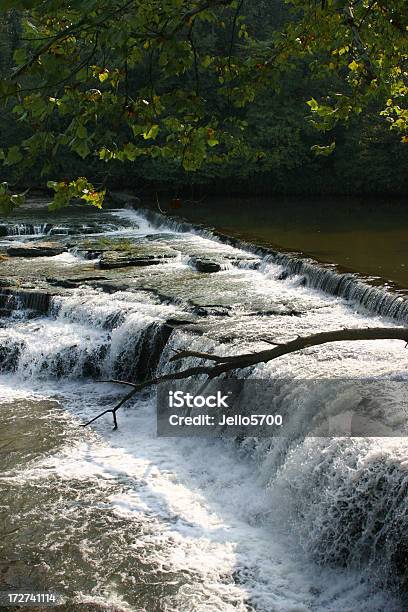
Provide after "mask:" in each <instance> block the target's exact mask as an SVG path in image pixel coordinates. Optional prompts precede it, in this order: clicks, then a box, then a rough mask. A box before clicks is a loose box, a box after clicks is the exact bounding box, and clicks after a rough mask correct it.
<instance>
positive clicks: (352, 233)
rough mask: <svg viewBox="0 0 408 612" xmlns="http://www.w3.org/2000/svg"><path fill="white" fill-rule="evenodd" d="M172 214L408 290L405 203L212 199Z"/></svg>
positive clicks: (185, 205)
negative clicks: (302, 254)
mask: <svg viewBox="0 0 408 612" xmlns="http://www.w3.org/2000/svg"><path fill="white" fill-rule="evenodd" d="M162 207H163V208H167V206H166V202H163V204H162ZM171 212H172V213H173V214H174V212H176V213H177V214H180V215H182V216H184V217H186V218H188V219H189V220H191V221H194V222H200V223H206V224H208V225H211V226H214V227H216V228H217V229H218V230H221V231H224V232H226V233H228V234H231V235H234V236H237V237H239V238H242V239H245V240H249V241H252V242H256V243H258V244H261V245H264V246H273V247H277V248H280V249H284V250H289V251H295V252H300V253H304V254H305V255H308V256H310V257H313V258H314V259H317V260H318V261H321V262H327V263H334V264H337V265H338V266H339V267H340V268H341V269H343V270H347V271H349V270H350V271H355V272H359V273H361V274H363V275H366V276H369V277H374V278H378V279H379V280H384V281H386V282H388V283H391V284H393V285H396V286H397V287H399V288H404V289H408V206H407V202H406V201H403V200H378V201H373V200H372V199H370V198H368V197H367V198H366V199H345V198H341V199H333V198H324V199H323V198H321V199H318V198H314V199H308V200H307V199H301V200H300V199H299V198H296V199H295V198H279V199H255V198H254V199H251V200H237V199H231V200H225V199H223V200H217V199H210V198H206V199H204V200H202V201H200V202H194V203H193V202H187V203H184V204H183V205H182V207H181V209H179V210H177V211H174V210H172V211H171Z"/></svg>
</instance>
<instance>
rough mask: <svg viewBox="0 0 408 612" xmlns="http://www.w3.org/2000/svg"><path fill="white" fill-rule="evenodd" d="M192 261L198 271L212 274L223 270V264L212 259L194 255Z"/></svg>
mask: <svg viewBox="0 0 408 612" xmlns="http://www.w3.org/2000/svg"><path fill="white" fill-rule="evenodd" d="M190 261H191V264H192V265H193V267H194V269H195V270H197V272H205V273H207V274H211V273H213V272H219V271H220V270H221V264H219V263H218V262H216V261H212V260H211V259H199V258H197V257H192V258H191V260H190Z"/></svg>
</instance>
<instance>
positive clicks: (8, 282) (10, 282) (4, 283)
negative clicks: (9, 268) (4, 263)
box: [0, 278, 17, 287]
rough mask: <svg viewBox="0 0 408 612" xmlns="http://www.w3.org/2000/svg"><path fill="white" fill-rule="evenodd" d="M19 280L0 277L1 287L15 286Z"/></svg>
mask: <svg viewBox="0 0 408 612" xmlns="http://www.w3.org/2000/svg"><path fill="white" fill-rule="evenodd" d="M16 285H17V282H16V281H15V280H12V279H11V278H0V287H15V286H16Z"/></svg>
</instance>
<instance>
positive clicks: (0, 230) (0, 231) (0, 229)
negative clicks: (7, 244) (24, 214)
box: [0, 225, 8, 236]
mask: <svg viewBox="0 0 408 612" xmlns="http://www.w3.org/2000/svg"><path fill="white" fill-rule="evenodd" d="M7 234H8V231H7V225H0V236H7Z"/></svg>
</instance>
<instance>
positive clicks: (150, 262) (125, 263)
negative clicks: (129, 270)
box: [98, 251, 175, 270]
mask: <svg viewBox="0 0 408 612" xmlns="http://www.w3.org/2000/svg"><path fill="white" fill-rule="evenodd" d="M173 257H175V254H174V255H173V254H172V253H169V254H167V253H166V254H165V253H163V254H156V255H148V254H146V255H144V254H137V253H134V252H132V251H130V252H119V251H107V252H106V253H104V254H103V255H102V257H101V259H100V261H99V264H98V266H99V268H101V269H102V270H111V269H113V268H125V267H129V266H156V265H157V264H161V263H166V261H168V260H169V259H172V258H173Z"/></svg>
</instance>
